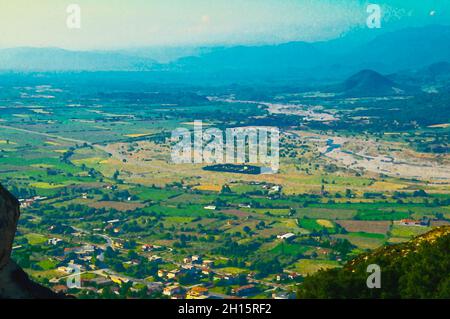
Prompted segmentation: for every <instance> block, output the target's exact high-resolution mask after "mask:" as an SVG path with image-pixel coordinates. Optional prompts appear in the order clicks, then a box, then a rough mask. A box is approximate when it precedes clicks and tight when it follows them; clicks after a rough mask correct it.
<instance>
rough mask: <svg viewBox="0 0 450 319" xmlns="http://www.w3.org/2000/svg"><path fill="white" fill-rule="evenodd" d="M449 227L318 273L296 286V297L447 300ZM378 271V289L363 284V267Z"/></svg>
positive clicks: (449, 257) (449, 284) (365, 273)
mask: <svg viewBox="0 0 450 319" xmlns="http://www.w3.org/2000/svg"><path fill="white" fill-rule="evenodd" d="M449 251H450V226H443V227H439V228H436V229H434V230H432V231H430V232H428V233H426V234H423V235H421V236H418V237H416V238H414V239H413V240H411V241H409V242H406V243H402V244H398V245H393V246H385V247H382V248H379V249H377V250H375V251H373V252H370V253H367V254H363V255H361V256H359V257H358V258H356V259H354V260H352V261H350V262H348V263H347V264H346V265H345V266H344V268H342V269H332V270H327V271H319V272H318V273H316V274H315V275H313V276H310V277H307V278H306V279H305V281H304V283H303V284H302V285H301V286H300V287H299V290H298V297H299V298H311V299H317V298H319V299H329V298H333V299H335V298H337V299H338V298H344V299H348V298H353V299H356V298H381V299H399V298H402V299H403V298H405V299H407V298H450V254H449ZM370 264H377V265H379V266H380V268H381V288H379V289H369V288H367V285H366V280H367V277H368V276H369V275H370V273H368V272H367V266H368V265H370Z"/></svg>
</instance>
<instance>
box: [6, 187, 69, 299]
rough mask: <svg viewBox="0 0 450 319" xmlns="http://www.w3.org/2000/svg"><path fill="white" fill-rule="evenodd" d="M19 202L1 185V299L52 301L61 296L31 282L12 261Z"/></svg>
mask: <svg viewBox="0 0 450 319" xmlns="http://www.w3.org/2000/svg"><path fill="white" fill-rule="evenodd" d="M19 206H20V205H19V202H18V201H17V199H16V198H14V196H13V195H11V194H10V193H9V192H8V191H7V190H6V189H4V188H3V187H2V186H1V185H0V299H51V298H60V296H59V295H57V294H55V293H54V292H52V291H51V290H50V289H48V288H45V287H43V286H40V285H38V284H36V283H35V282H33V281H31V280H30V279H29V278H28V276H27V274H26V273H25V272H24V271H23V270H22V269H21V268H20V267H19V266H18V265H17V264H16V263H15V262H14V261H13V260H11V251H12V245H13V241H14V236H15V233H16V228H17V222H18V220H19V215H20V211H19Z"/></svg>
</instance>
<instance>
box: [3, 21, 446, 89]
mask: <svg viewBox="0 0 450 319" xmlns="http://www.w3.org/2000/svg"><path fill="white" fill-rule="evenodd" d="M366 32H367V31H366ZM352 36H353V35H347V36H344V37H343V38H340V39H335V40H331V41H326V42H317V43H308V42H291V43H285V44H279V45H264V46H236V47H214V48H198V49H195V48H186V49H179V50H178V49H174V48H171V49H170V50H169V51H168V53H167V54H168V56H171V57H173V58H176V60H172V59H170V58H168V56H166V61H165V62H166V63H161V62H159V63H158V62H156V60H155V59H154V58H158V59H159V60H160V61H162V60H164V58H162V57H164V56H165V55H167V54H165V53H164V49H162V48H159V49H157V50H156V49H153V50H152V49H151V48H141V49H133V50H121V51H93V52H81V51H67V50H62V49H57V48H14V49H2V50H0V70H14V71H152V72H153V73H154V74H156V73H158V74H164V76H165V77H166V76H167V77H168V78H169V79H172V80H173V81H178V80H181V81H184V80H188V81H189V82H196V81H200V80H202V81H206V82H208V83H212V82H218V83H239V82H249V81H250V82H258V81H259V82H266V83H276V82H282V83H295V82H303V83H314V81H317V82H323V81H329V82H330V83H331V82H336V81H339V80H342V79H344V78H347V77H349V76H350V75H352V74H355V73H357V72H359V71H360V70H364V69H369V70H373V71H376V72H379V73H381V74H392V73H397V72H404V71H405V70H407V71H408V70H415V71H420V72H422V71H423V70H422V69H423V68H425V67H427V66H429V65H432V64H436V63H441V62H442V61H444V62H445V61H446V62H450V26H427V27H421V28H410V29H402V30H398V31H394V32H389V33H383V34H380V35H378V36H377V37H375V38H373V37H372V36H370V37H369V36H365V37H362V38H364V39H366V40H365V41H364V40H361V38H358V40H357V41H352ZM350 43H351V44H350ZM183 55H186V56H183ZM169 60H170V62H169ZM442 67H443V68H442ZM446 70H447V69H446V65H445V64H442V65H438V64H436V65H435V69H430V70H429V76H435V77H439V76H441V75H439V74H438V73H448V72H447V71H446ZM416 75H417V74H413V73H411V72H410V73H404V74H399V76H400V77H399V78H397V79H401V78H402V79H403V80H407V78H408V76H416ZM360 76H362V77H364V78H365V80H364V82H365V83H366V84H363V86H367V83H370V82H374V81H375V82H379V83H378V84H379V85H380V87H379V88H378V89H379V90H380V91H382V92H384V91H385V90H386V89H387V87H390V86H391V84H392V83H389V82H388V81H392V82H395V79H391V78H390V77H388V80H386V79H383V80H382V79H380V78H378V79H377V78H376V76H375V74H373V73H367V72H365V73H362V74H361V75H360ZM444 76H445V74H444ZM357 82H358V81H357ZM348 84H350V83H348ZM378 84H377V85H378ZM351 90H356V91H358V90H361V87H360V88H358V87H354V88H351Z"/></svg>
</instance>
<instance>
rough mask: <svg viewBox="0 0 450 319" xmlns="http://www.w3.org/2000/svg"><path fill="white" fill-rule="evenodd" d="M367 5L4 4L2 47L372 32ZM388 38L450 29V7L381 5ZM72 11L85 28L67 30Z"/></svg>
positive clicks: (300, 0)
mask: <svg viewBox="0 0 450 319" xmlns="http://www.w3.org/2000/svg"><path fill="white" fill-rule="evenodd" d="M369 3H370V2H368V1H362V0H120V1H119V0H70V1H67V0H38V1H36V0H0V48H9V47H22V46H27V47H60V48H65V49H71V50H93V49H96V50H97V49H102V50H103V49H124V48H136V47H148V46H205V45H237V44H248V45H252V44H268V43H283V42H289V41H321V40H327V39H332V38H336V37H338V36H340V35H341V34H343V33H345V32H348V31H350V30H354V29H355V28H356V29H357V28H367V25H366V20H367V17H368V13H367V12H366V9H367V5H368V4H369ZM372 3H375V4H379V5H380V7H381V8H382V25H381V27H382V29H385V30H386V31H388V30H391V29H395V28H400V27H407V26H420V25H426V24H450V0H391V1H388V0H384V1H377V0H373V1H372ZM70 4H77V5H79V7H80V9H81V15H80V18H81V19H80V21H81V25H80V26H81V28H80V29H70V28H68V27H67V23H66V21H67V19H68V16H69V14H68V13H67V12H66V10H67V7H68V6H69V5H70Z"/></svg>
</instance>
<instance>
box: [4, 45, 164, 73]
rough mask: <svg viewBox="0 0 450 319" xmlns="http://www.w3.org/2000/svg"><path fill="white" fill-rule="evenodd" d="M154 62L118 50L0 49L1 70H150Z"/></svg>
mask: <svg viewBox="0 0 450 319" xmlns="http://www.w3.org/2000/svg"><path fill="white" fill-rule="evenodd" d="M155 64H156V62H155V61H154V60H152V59H149V58H142V57H138V56H131V55H126V54H124V53H119V52H81V51H67V50H63V49H58V48H13V49H3V50H0V70H13V71H149V70H151V69H152V67H153V66H154V65H155Z"/></svg>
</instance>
